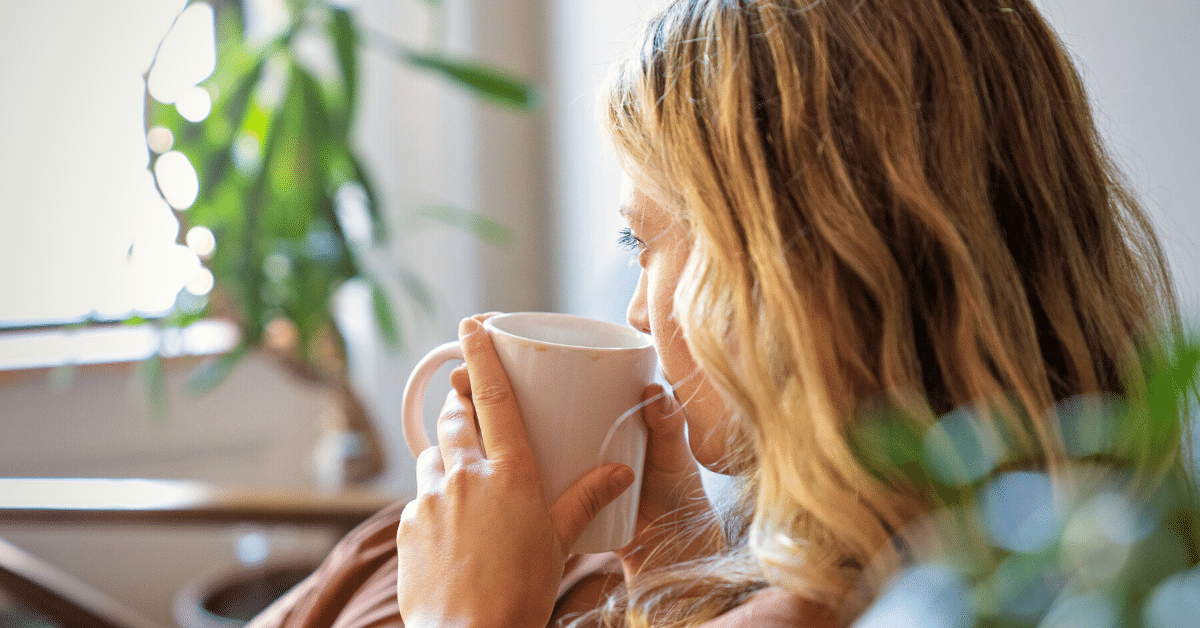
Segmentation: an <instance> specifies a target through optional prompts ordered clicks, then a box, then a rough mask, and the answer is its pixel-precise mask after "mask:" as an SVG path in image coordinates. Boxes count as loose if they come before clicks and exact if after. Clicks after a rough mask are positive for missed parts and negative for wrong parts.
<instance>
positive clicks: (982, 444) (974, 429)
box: [921, 406, 1001, 486]
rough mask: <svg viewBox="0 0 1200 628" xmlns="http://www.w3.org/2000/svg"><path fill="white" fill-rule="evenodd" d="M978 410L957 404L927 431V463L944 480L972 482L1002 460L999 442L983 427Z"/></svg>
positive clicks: (922, 447) (925, 443) (925, 458)
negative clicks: (977, 414)
mask: <svg viewBox="0 0 1200 628" xmlns="http://www.w3.org/2000/svg"><path fill="white" fill-rule="evenodd" d="M975 413H976V410H975V409H973V408H969V407H965V406H964V407H959V408H956V409H955V410H953V411H951V412H948V413H946V414H945V415H943V416H942V418H941V419H940V420H939V421H938V423H937V425H935V426H934V427H933V428H931V429H930V430H929V432H928V433H927V434H926V435H925V440H924V442H923V443H922V445H921V450H922V455H923V457H924V460H925V467H926V468H928V469H929V471H930V472H931V473H932V474H933V475H934V476H935V477H937V479H939V480H941V481H942V482H945V483H947V484H951V485H954V486H964V485H966V484H970V483H972V482H975V481H976V480H979V479H980V478H982V477H984V476H985V475H987V474H988V473H991V471H992V469H994V468H996V465H997V464H998V463H999V462H1000V449H1001V448H1000V446H999V443H997V442H995V439H993V438H991V437H990V436H989V435H988V434H987V433H986V432H985V431H984V429H985V428H984V426H983V424H982V422H980V421H978V420H977V418H976V416H975Z"/></svg>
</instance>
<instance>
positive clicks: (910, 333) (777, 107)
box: [593, 0, 1177, 626]
mask: <svg viewBox="0 0 1200 628" xmlns="http://www.w3.org/2000/svg"><path fill="white" fill-rule="evenodd" d="M602 99H603V102H602V111H603V112H604V115H605V116H606V117H605V119H604V123H605V127H606V131H607V135H608V138H609V140H610V142H611V144H612V146H613V147H614V148H615V152H616V153H617V155H618V156H619V157H620V159H621V161H622V164H623V166H624V167H625V169H626V171H627V172H630V173H633V174H634V176H635V177H637V178H638V179H639V180H640V181H641V182H642V183H643V184H650V185H654V186H655V187H656V188H657V189H658V192H660V193H661V194H660V196H661V197H662V198H664V199H667V204H668V205H669V208H670V209H671V210H673V211H674V212H676V215H677V219H678V220H680V221H682V222H683V223H684V224H685V225H686V226H687V227H688V229H689V233H690V235H691V237H692V240H693V250H692V254H691V257H690V260H689V263H688V266H687V268H686V270H685V272H684V276H683V278H682V280H681V282H680V284H679V286H678V289H677V291H676V294H675V314H676V317H677V319H678V321H679V325H680V327H681V328H682V330H683V333H684V336H685V338H686V341H687V343H688V346H689V348H690V349H691V352H692V354H693V356H694V357H695V359H696V360H697V363H698V364H699V365H700V367H701V369H702V371H703V373H704V374H705V375H706V376H707V377H708V378H710V379H711V380H712V381H713V383H714V384H715V385H716V386H717V387H718V389H719V390H720V391H721V392H722V393H723V395H724V396H725V399H726V401H727V403H728V404H729V406H730V407H731V408H732V409H733V410H734V413H735V418H734V421H735V422H736V426H737V428H738V429H739V436H738V438H737V439H736V441H737V442H734V443H731V452H732V453H731V457H732V460H731V461H730V462H731V465H732V466H733V467H734V468H738V469H743V470H744V472H743V473H742V476H743V477H742V485H743V486H744V487H745V491H746V498H745V500H744V503H745V506H744V509H743V512H742V514H743V515H744V517H743V518H742V519H741V524H742V525H741V526H740V527H738V526H735V528H736V529H735V530H733V532H732V533H731V536H730V541H729V543H728V545H727V546H726V547H725V548H724V549H723V550H721V551H720V552H718V553H717V554H715V555H714V556H710V557H706V558H704V559H702V560H699V561H693V562H691V563H687V564H684V565H680V566H676V567H674V568H671V569H668V570H664V571H661V572H657V573H647V574H639V576H638V577H637V578H636V579H634V581H633V582H630V583H627V587H628V590H627V591H626V592H625V593H624V595H623V596H617V597H616V598H614V600H613V601H611V602H610V603H609V605H608V606H607V607H606V608H605V609H602V611H601V612H600V615H601V619H602V621H603V622H604V623H605V624H606V625H631V626H648V625H653V626H675V625H679V626H686V625H694V624H696V623H700V622H702V621H704V620H706V619H709V618H711V617H713V616H716V615H718V614H720V613H721V612H723V611H725V610H727V609H729V608H731V607H733V606H735V605H737V604H738V603H740V602H742V601H744V599H746V597H747V596H748V595H749V594H751V593H753V592H754V591H756V590H758V589H761V588H763V587H765V586H768V585H774V586H780V587H784V588H786V589H788V590H791V591H794V592H797V593H800V594H802V595H804V596H806V597H808V598H811V599H813V600H817V601H819V602H821V603H823V604H826V605H828V606H829V607H830V608H833V609H836V610H838V611H839V612H841V617H842V620H843V621H849V619H852V618H853V616H854V613H855V612H857V610H858V609H861V607H862V604H863V603H864V599H865V598H864V599H855V597H854V595H852V592H853V591H855V590H856V587H859V586H861V582H860V581H861V579H862V578H863V576H864V569H865V567H866V566H867V565H868V563H871V562H874V563H875V564H880V560H881V557H882V564H884V565H892V566H893V567H894V565H895V564H897V562H898V560H899V556H898V555H897V550H896V548H895V545H894V543H893V541H892V539H893V535H894V534H895V533H896V532H897V531H899V530H901V529H902V528H903V527H904V526H905V524H906V523H908V522H910V521H911V520H913V519H914V518H915V517H918V516H919V515H921V514H922V513H924V512H927V511H928V509H929V508H930V507H931V505H930V504H928V503H927V502H926V500H924V499H922V498H921V497H920V494H919V491H917V490H915V487H912V486H909V485H906V484H905V482H904V481H902V480H895V481H891V480H889V479H883V478H880V477H876V476H874V475H872V474H871V473H870V472H868V470H867V469H866V468H865V467H864V465H863V463H862V462H861V461H860V460H859V458H858V457H857V456H856V455H855V452H854V450H853V448H852V447H851V445H850V441H849V438H848V433H849V431H850V429H851V428H852V426H853V423H854V421H855V417H856V416H857V413H858V412H859V411H860V409H861V407H862V405H863V404H864V403H866V402H868V401H870V400H874V401H876V402H877V401H879V400H883V401H885V402H886V403H888V404H890V405H892V406H894V407H898V408H901V409H903V410H904V411H905V413H906V414H907V415H908V416H910V417H915V420H918V421H925V422H927V423H929V424H932V423H933V422H934V421H935V420H936V417H937V416H938V415H939V414H941V413H944V412H946V411H948V410H950V409H952V408H955V407H957V406H960V405H962V404H981V403H982V404H990V405H995V406H1000V407H1003V408H1005V409H1009V410H1011V409H1013V408H1024V409H1029V410H1031V411H1030V412H1029V413H1026V414H1024V415H1022V414H1021V413H1019V412H998V413H995V414H991V415H987V416H991V417H993V420H995V421H997V422H1002V423H1003V422H1007V423H1008V424H1007V425H994V426H990V427H991V428H994V429H1004V430H1005V431H1006V433H1008V434H1015V435H1016V436H1017V444H1018V446H1019V447H1020V448H1022V450H1023V451H1024V452H1025V454H1026V455H1027V462H1028V461H1032V462H1029V463H1030V464H1035V465H1038V466H1042V467H1044V468H1048V469H1050V470H1051V471H1053V469H1054V468H1055V467H1056V465H1058V464H1059V463H1060V462H1061V460H1062V459H1063V456H1064V453H1063V444H1062V438H1061V436H1060V434H1059V432H1058V429H1057V426H1056V424H1055V423H1054V421H1052V420H1051V419H1050V418H1048V415H1047V413H1046V412H1045V410H1046V409H1047V408H1049V407H1051V406H1052V404H1053V403H1054V402H1055V401H1056V400H1060V399H1063V398H1066V397H1068V396H1071V395H1075V394H1080V393H1087V392H1092V391H1110V392H1116V393H1124V392H1126V391H1125V386H1126V384H1125V383H1124V380H1123V379H1122V374H1123V369H1125V368H1126V367H1127V366H1128V365H1129V364H1131V363H1133V361H1135V360H1136V359H1137V354H1138V351H1139V349H1140V348H1141V347H1142V346H1144V343H1146V342H1147V341H1148V340H1149V338H1150V337H1151V336H1152V335H1153V334H1154V333H1156V332H1157V331H1158V330H1160V329H1162V328H1164V327H1165V326H1169V325H1172V324H1173V323H1174V322H1175V321H1176V319H1177V313H1176V309H1175V305H1174V300H1173V296H1172V293H1171V289H1170V282H1169V277H1168V274H1167V271H1166V267H1165V264H1164V262H1163V258H1162V253H1161V252H1160V249H1159V246H1158V244H1157V241H1156V239H1155V236H1154V234H1153V232H1152V229H1151V227H1150V224H1149V222H1148V219H1147V217H1146V215H1145V214H1144V213H1143V211H1142V210H1141V209H1140V208H1139V207H1138V204H1137V202H1136V200H1135V199H1134V197H1133V195H1132V194H1131V193H1130V192H1129V191H1128V190H1127V189H1126V187H1125V186H1124V185H1123V184H1122V183H1121V179H1120V176H1119V173H1118V171H1117V169H1116V168H1115V167H1114V165H1113V163H1112V161H1111V160H1110V159H1109V157H1108V156H1107V155H1106V152H1105V150H1104V148H1103V146H1102V141H1101V139H1100V137H1099V135H1098V134H1097V131H1096V129H1095V126H1094V124H1093V121H1092V115H1091V112H1090V109H1089V104H1088V101H1087V98H1086V95H1085V93H1084V87H1083V84H1082V82H1081V80H1080V78H1079V76H1078V74H1077V73H1076V71H1075V69H1074V68H1073V66H1072V63H1071V61H1070V59H1069V57H1068V55H1067V53H1066V52H1065V51H1064V47H1063V45H1062V44H1061V42H1060V41H1059V40H1058V38H1057V37H1056V35H1055V34H1054V33H1053V32H1052V31H1051V30H1050V28H1049V27H1048V26H1047V25H1046V23H1045V22H1044V21H1043V19H1042V17H1041V16H1039V14H1038V12H1037V11H1036V10H1035V8H1034V7H1033V6H1032V5H1031V4H1030V3H1029V2H1028V1H1027V0H984V1H980V0H824V1H817V2H808V1H804V0H794V1H789V0H678V1H676V2H672V3H670V4H669V6H667V7H666V8H665V9H664V10H662V11H661V13H659V14H657V15H656V16H655V17H653V18H652V19H651V21H650V22H649V24H648V26H647V28H646V30H645V34H644V36H643V40H642V43H641V45H640V47H638V48H637V49H636V50H635V51H634V53H633V54H632V55H631V56H630V57H629V59H628V60H626V61H625V62H623V63H621V64H620V65H619V66H618V67H617V69H616V71H615V73H614V75H613V77H612V79H611V80H610V83H609V85H608V87H607V89H606V90H605V93H604V94H603V95H602ZM981 421H986V419H981ZM984 427H989V426H987V425H985V426H984ZM1164 464H1165V463H1164ZM887 572H888V568H887V567H885V568H884V569H883V570H882V571H881V572H879V573H878V574H876V580H878V577H882V576H885V575H887ZM877 585H878V582H877V581H876V582H873V583H868V586H867V588H866V591H867V594H866V598H869V597H870V595H871V594H872V592H873V591H874V590H875V589H874V588H873V587H875V586H877ZM593 619H595V618H594V617H593Z"/></svg>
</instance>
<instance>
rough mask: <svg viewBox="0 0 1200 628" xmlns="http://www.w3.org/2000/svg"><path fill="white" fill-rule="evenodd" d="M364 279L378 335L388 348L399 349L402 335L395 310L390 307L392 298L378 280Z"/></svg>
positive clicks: (401, 344) (402, 341) (401, 343)
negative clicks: (368, 287) (369, 287)
mask: <svg viewBox="0 0 1200 628" xmlns="http://www.w3.org/2000/svg"><path fill="white" fill-rule="evenodd" d="M366 281H367V283H368V284H370V286H371V310H372V311H373V312H374V313H375V325H376V327H378V328H379V335H380V336H381V337H382V338H383V343H384V345H385V346H387V348H388V349H389V350H391V351H399V350H400V348H401V347H402V346H403V345H404V337H403V335H402V330H401V329H400V325H399V323H398V322H397V321H396V313H395V310H394V309H392V300H391V299H390V298H388V295H387V293H386V292H384V290H383V286H381V285H379V283H378V282H376V281H374V280H371V279H366Z"/></svg>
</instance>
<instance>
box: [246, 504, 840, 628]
mask: <svg viewBox="0 0 1200 628" xmlns="http://www.w3.org/2000/svg"><path fill="white" fill-rule="evenodd" d="M403 508H404V504H402V503H397V504H393V505H392V506H389V507H387V508H385V509H383V510H381V511H380V512H379V513H377V514H376V515H375V516H373V517H371V518H370V519H368V520H367V521H365V522H363V524H362V525H360V526H359V527H358V528H356V529H355V530H354V531H352V532H351V533H350V534H348V535H346V537H345V538H343V539H342V540H341V541H340V542H338V544H337V545H336V546H335V547H334V548H333V550H332V551H331V552H330V553H329V556H328V557H326V559H325V561H324V562H323V563H322V564H321V566H320V567H319V568H317V570H316V571H315V572H314V573H313V574H312V575H311V576H309V577H308V578H307V579H306V580H304V581H303V582H301V583H300V584H298V585H296V587H295V588H294V589H292V590H291V591H289V592H288V593H287V594H285V595H284V596H283V597H282V598H280V599H279V600H278V601H276V602H275V603H274V604H272V605H271V607H270V608H268V609H267V610H265V611H263V613H262V614H260V615H259V616H258V617H256V618H255V619H254V620H252V621H251V622H250V623H249V624H248V625H247V628H383V627H385V626H386V627H394V628H400V627H402V626H403V625H404V624H403V622H402V621H401V620H400V609H399V608H398V606H397V604H396V579H397V576H398V574H397V562H396V526H397V524H398V523H399V521H400V512H401V510H403ZM621 578H622V575H621V565H620V562H619V561H618V559H617V557H616V555H615V554H591V555H581V556H572V557H571V558H570V559H569V560H568V562H567V566H566V571H565V573H564V576H563V580H562V584H561V585H560V586H559V591H558V595H559V598H558V599H559V603H558V607H556V609H555V616H556V617H559V616H562V615H564V614H569V613H570V611H571V610H572V608H579V607H581V602H582V603H584V604H582V606H586V602H587V601H588V600H598V599H599V598H600V596H601V595H603V594H604V592H605V591H607V590H609V589H611V588H612V587H613V586H615V585H616V584H619V583H620V580H621ZM819 611H820V609H819V607H817V606H816V605H814V604H813V603H811V602H807V601H805V600H803V599H801V598H799V597H797V596H795V595H793V594H791V593H788V592H787V591H784V590H782V589H774V588H772V589H766V590H763V591H761V592H759V593H758V594H757V595H755V596H754V597H752V598H751V599H750V600H749V601H747V602H746V603H745V604H743V605H741V606H739V607H737V608H735V609H733V610H732V611H729V612H728V613H725V614H724V615H721V616H720V617H718V618H716V619H714V620H712V621H710V622H707V623H705V624H704V625H703V627H704V628H732V627H734V626H741V627H750V628H785V627H786V628H791V627H794V626H815V625H821V626H823V625H826V623H827V619H826V618H825V617H824V616H823V615H822V614H821V613H820V612H819Z"/></svg>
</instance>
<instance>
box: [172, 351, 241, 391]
mask: <svg viewBox="0 0 1200 628" xmlns="http://www.w3.org/2000/svg"><path fill="white" fill-rule="evenodd" d="M247 353H249V349H248V347H246V346H245V345H239V346H238V347H236V348H234V349H233V350H232V351H230V352H228V353H224V354H221V355H219V356H217V357H215V358H212V359H210V360H205V361H204V362H203V363H201V364H200V366H198V367H196V369H195V370H194V371H192V374H191V375H190V376H189V377H188V381H187V388H188V392H189V393H191V394H192V395H193V396H196V397H200V396H203V395H206V394H208V393H210V392H212V391H213V390H214V389H216V387H217V386H220V385H221V383H222V382H224V381H225V380H226V379H227V378H228V377H229V374H230V373H232V372H233V370H234V369H235V368H236V367H237V365H238V364H240V363H241V361H242V359H243V358H245V357H246V354H247Z"/></svg>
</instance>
